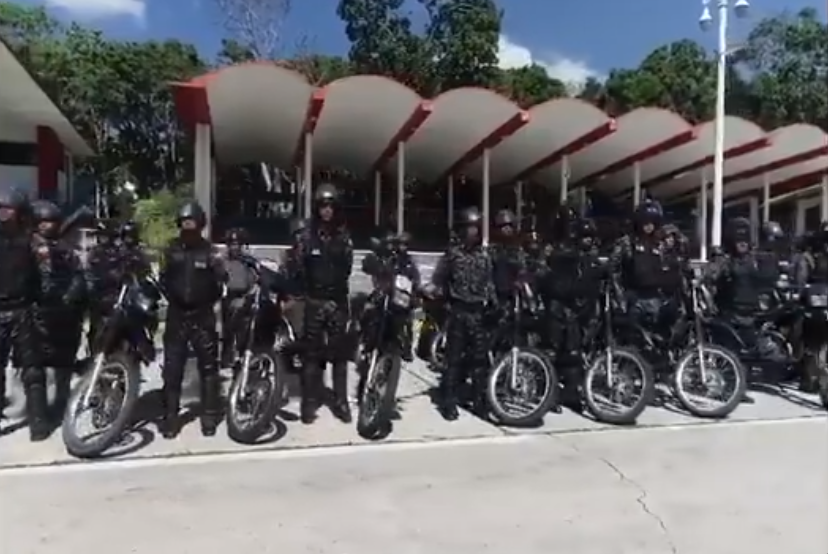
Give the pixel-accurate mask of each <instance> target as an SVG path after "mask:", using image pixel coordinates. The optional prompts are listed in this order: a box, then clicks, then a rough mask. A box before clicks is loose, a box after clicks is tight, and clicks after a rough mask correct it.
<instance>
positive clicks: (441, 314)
mask: <svg viewBox="0 0 828 554" xmlns="http://www.w3.org/2000/svg"><path fill="white" fill-rule="evenodd" d="M446 315H447V314H446V306H445V303H443V302H442V301H441V300H439V299H430V298H426V299H424V300H423V317H422V320H421V321H420V322H419V332H418V333H417V348H416V354H417V357H418V358H420V359H421V360H423V361H424V362H425V363H427V364H428V366H429V368H430V369H431V370H432V371H435V372H440V371H442V368H443V366H444V364H445V353H446V331H445V327H446Z"/></svg>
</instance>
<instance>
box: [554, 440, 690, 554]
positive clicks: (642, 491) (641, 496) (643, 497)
mask: <svg viewBox="0 0 828 554" xmlns="http://www.w3.org/2000/svg"><path fill="white" fill-rule="evenodd" d="M552 438H555V439H557V440H559V441H560V442H562V443H563V444H564V445H566V446H567V447H569V448H570V449H572V450H573V451H575V452H577V453H578V454H581V455H582V456H587V457H591V458H594V459H595V460H597V461H599V462H601V463H602V464H604V465H605V466H607V467H608V468H609V469H610V470H611V471H612V472H613V473H614V474H615V475H616V477H618V480H619V481H621V482H622V483H626V484H627V485H629V486H631V487H633V488H634V489H635V490H636V491H638V496H637V497H636V498H635V502H636V504H638V506H639V507H640V508H641V511H642V512H644V514H645V515H646V516H647V517H648V518H650V519H651V520H653V521H655V522H656V524H657V525H658V527H659V529H660V530H661V534H662V535H663V536H664V539H665V540H666V541H667V545H668V546H669V547H670V552H672V554H679V551H678V547H677V546H676V543H675V541H673V536H672V534H671V533H670V529H669V528H668V527H667V524H666V523H665V522H664V519H663V518H662V517H661V516H660V515H658V514H657V513H656V512H654V511H653V510H652V509H651V508H650V505H649V504H648V503H647V498H648V496H649V494H648V493H647V489H646V488H644V486H643V485H641V483H639V482H638V481H636V480H635V479H632V478H630V477H629V476H628V475H627V474H626V473H624V471H623V470H622V469H621V468H620V467H618V466H617V465H616V464H614V463H613V462H612V461H610V460H609V459H607V458H604V457H602V456H598V455H595V454H589V453H587V452H584V451H583V450H581V449H580V448H579V447H578V445H576V444H572V443H571V442H568V441H565V440H563V439H562V438H560V437H554V436H553V437H552Z"/></svg>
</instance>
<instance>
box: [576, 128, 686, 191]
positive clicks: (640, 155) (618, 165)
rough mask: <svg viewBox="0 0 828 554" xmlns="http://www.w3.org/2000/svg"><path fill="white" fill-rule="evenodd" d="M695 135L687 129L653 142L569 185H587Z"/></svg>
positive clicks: (679, 144)
mask: <svg viewBox="0 0 828 554" xmlns="http://www.w3.org/2000/svg"><path fill="white" fill-rule="evenodd" d="M697 136H698V134H697V132H696V129H688V130H687V131H682V132H681V133H679V134H677V135H674V136H672V137H670V138H668V139H666V140H663V141H661V142H657V143H656V144H653V145H652V146H649V147H647V148H645V149H644V150H641V151H639V152H636V153H635V154H632V155H630V156H627V157H626V158H623V159H621V160H618V161H617V162H615V163H612V164H610V165H608V166H607V167H605V168H604V169H601V170H598V171H596V172H595V173H592V174H590V175H587V176H586V177H584V178H582V179H579V180H578V181H577V182H576V183H573V184H572V185H571V186H572V187H581V186H584V185H588V184H590V183H593V182H594V181H597V180H598V179H600V178H602V177H605V176H607V175H612V174H613V173H617V172H619V171H621V170H622V169H626V168H628V167H630V166H631V165H633V164H635V163H636V162H641V161H644V160H646V159H648V158H652V157H653V156H658V155H659V154H663V153H664V152H667V151H668V150H672V149H674V148H678V147H679V146H684V145H685V144H687V143H689V142H691V141H694V140H696V138H697Z"/></svg>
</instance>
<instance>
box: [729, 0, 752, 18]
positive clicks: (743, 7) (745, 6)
mask: <svg viewBox="0 0 828 554" xmlns="http://www.w3.org/2000/svg"><path fill="white" fill-rule="evenodd" d="M748 12H750V3H749V2H748V0H737V1H736V3H735V4H734V5H733V13H735V14H736V17H738V18H745V17H747V16H748Z"/></svg>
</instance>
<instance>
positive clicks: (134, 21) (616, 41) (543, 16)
mask: <svg viewBox="0 0 828 554" xmlns="http://www.w3.org/2000/svg"><path fill="white" fill-rule="evenodd" d="M28 1H30V2H36V1H38V0H28ZM43 2H44V3H45V4H46V5H48V6H49V7H50V8H51V9H53V10H54V11H55V12H56V13H59V14H61V16H63V17H74V18H77V19H83V20H85V21H86V22H89V23H92V24H94V25H97V26H99V27H101V28H102V29H104V30H105V31H106V32H107V33H109V34H111V35H113V36H117V37H122V38H129V39H144V38H170V37H174V38H178V39H180V40H185V41H191V42H194V43H196V44H197V45H198V46H199V48H200V49H201V50H202V51H203V52H204V53H205V54H206V55H207V56H209V57H212V55H213V53H214V52H215V51H216V48H217V45H218V43H219V41H220V39H221V37H222V36H224V35H225V34H226V33H225V32H224V29H223V27H222V23H221V17H220V13H219V10H218V9H217V7H216V0H43ZM293 4H294V7H293V10H292V13H291V15H290V18H289V23H288V25H287V26H286V27H287V28H286V29H285V31H286V32H285V36H284V44H285V46H286V47H288V48H289V47H291V46H292V45H295V44H296V43H297V41H299V40H300V39H304V38H306V39H307V40H308V41H309V44H310V45H311V47H312V48H313V49H314V50H316V51H320V52H325V53H333V54H342V53H345V52H346V51H347V48H348V43H347V39H346V37H345V34H344V30H343V26H342V24H341V22H340V21H339V20H338V18H337V17H336V4H337V0H294V2H293ZM499 4H500V6H501V7H502V8H503V9H504V10H505V13H506V17H505V21H504V28H503V33H504V37H503V39H502V40H501V47H502V59H503V62H504V63H506V64H510V65H522V64H524V63H526V62H527V61H529V60H530V59H531V60H534V61H536V62H539V63H542V64H543V65H545V66H547V67H548V68H549V71H550V72H551V73H554V74H556V76H559V77H562V78H564V79H565V80H580V79H582V78H583V77H585V76H588V75H590V74H595V75H599V76H600V75H603V74H605V73H606V72H607V71H608V70H609V69H611V68H614V67H629V66H634V65H635V64H637V63H638V61H640V60H641V58H643V57H644V56H645V55H646V54H647V53H648V52H649V51H651V50H652V49H653V48H655V47H656V46H658V45H660V44H663V43H666V42H670V41H672V40H676V39H679V38H692V39H695V40H698V41H700V42H702V43H703V44H705V45H706V46H710V47H712V45H713V41H714V40H715V37H714V36H713V35H712V34H710V33H707V34H705V33H702V32H701V31H700V30H699V27H698V17H699V15H700V13H701V1H700V0H626V1H623V2H622V1H618V0H577V1H563V0H540V1H538V0H500V1H499ZM815 4H818V5H820V9H821V12H822V15H823V17H825V12H826V5H825V3H824V2H823V1H822V0H817V1H814V0H810V1H809V0H785V1H782V0H752V1H751V5H752V19H759V18H761V17H762V16H763V15H768V14H773V13H776V12H779V11H782V10H784V9H789V10H793V11H795V10H798V9H800V8H802V7H805V6H808V5H815ZM748 25H749V22H742V21H738V22H736V23H734V26H733V30H732V35H733V39H734V40H738V37H739V35H740V34H742V35H743V34H744V33H745V31H746V30H747V28H748Z"/></svg>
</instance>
